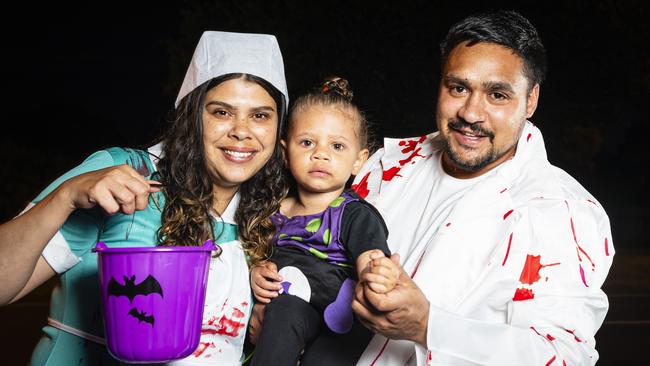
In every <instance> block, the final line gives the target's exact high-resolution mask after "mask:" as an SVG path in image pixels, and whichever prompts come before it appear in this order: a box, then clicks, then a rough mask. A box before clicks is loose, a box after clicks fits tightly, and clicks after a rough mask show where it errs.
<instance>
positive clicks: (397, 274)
mask: <svg viewBox="0 0 650 366" xmlns="http://www.w3.org/2000/svg"><path fill="white" fill-rule="evenodd" d="M356 268H357V274H358V278H359V281H358V283H357V286H356V288H355V296H354V299H353V300H352V310H353V311H354V312H355V313H356V314H357V315H358V319H359V320H360V321H361V322H362V323H363V325H364V326H366V327H367V328H368V329H370V330H372V331H373V332H375V333H379V334H382V335H384V336H386V337H387V338H390V339H406V340H411V341H413V342H416V343H419V344H421V345H422V346H424V347H425V348H426V331H427V324H428V318H429V302H428V300H427V299H426V297H425V296H424V294H423V293H422V291H421V290H420V289H419V287H418V286H417V285H416V284H415V283H414V282H413V280H412V279H411V277H410V276H409V275H408V274H407V273H406V272H405V271H404V269H403V268H402V267H401V266H400V265H399V254H393V255H392V256H391V257H390V258H388V257H386V256H385V255H384V254H383V253H382V252H381V251H379V250H369V251H367V252H364V253H362V254H361V255H360V256H359V258H358V259H357V262H356ZM280 281H282V277H281V276H280V275H279V274H278V272H277V267H276V266H275V264H274V263H272V262H268V261H265V262H261V263H258V264H257V265H256V266H254V267H253V268H252V269H251V287H252V289H253V293H254V295H255V298H256V299H257V301H258V303H257V304H256V305H255V306H254V308H253V315H252V317H251V322H250V325H249V333H250V334H249V335H250V340H251V342H253V343H255V341H256V339H257V336H258V335H259V332H260V331H261V327H262V322H263V317H264V305H263V304H266V303H268V302H269V301H271V299H272V298H274V297H276V296H277V294H278V290H280V288H281V286H280Z"/></svg>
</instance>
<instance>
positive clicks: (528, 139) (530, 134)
mask: <svg viewBox="0 0 650 366" xmlns="http://www.w3.org/2000/svg"><path fill="white" fill-rule="evenodd" d="M532 136H533V134H532V133H529V134H528V136H526V142H528V141H530V138H531V137H532Z"/></svg>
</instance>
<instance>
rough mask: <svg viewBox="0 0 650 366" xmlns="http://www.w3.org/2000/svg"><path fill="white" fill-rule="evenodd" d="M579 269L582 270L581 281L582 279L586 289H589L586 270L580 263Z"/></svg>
mask: <svg viewBox="0 0 650 366" xmlns="http://www.w3.org/2000/svg"><path fill="white" fill-rule="evenodd" d="M578 267H579V268H580V279H582V283H583V284H584V285H585V287H589V285H587V280H586V279H585V270H584V269H582V264H580V263H578Z"/></svg>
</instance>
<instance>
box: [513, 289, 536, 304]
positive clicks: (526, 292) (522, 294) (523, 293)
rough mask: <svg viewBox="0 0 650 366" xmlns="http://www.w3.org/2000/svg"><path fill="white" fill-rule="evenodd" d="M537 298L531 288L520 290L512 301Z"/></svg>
mask: <svg viewBox="0 0 650 366" xmlns="http://www.w3.org/2000/svg"><path fill="white" fill-rule="evenodd" d="M534 297H535V294H534V293H533V290H531V289H529V288H518V289H517V290H516V291H515V296H513V298H512V301H524V300H530V299H533V298H534Z"/></svg>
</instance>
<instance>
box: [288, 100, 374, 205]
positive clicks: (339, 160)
mask: <svg viewBox="0 0 650 366" xmlns="http://www.w3.org/2000/svg"><path fill="white" fill-rule="evenodd" d="M282 143H283V145H284V147H285V148H286V151H287V159H288V161H289V168H290V170H291V174H292V175H293V176H294V178H295V179H296V183H297V184H298V189H299V190H301V191H303V192H310V193H324V192H333V191H336V190H342V189H343V188H344V187H345V183H346V182H347V181H348V179H349V178H350V176H351V175H355V174H357V173H358V172H359V170H360V169H361V166H362V165H363V163H364V162H365V161H366V159H367V158H368V150H367V149H362V148H361V147H360V146H359V145H360V144H359V139H358V136H357V132H356V121H354V120H353V118H352V116H350V115H349V114H348V113H346V112H345V111H344V110H343V109H341V108H340V107H338V106H308V107H305V108H302V109H299V110H297V111H295V112H294V115H293V116H292V120H291V125H290V129H289V133H288V136H287V140H286V141H282Z"/></svg>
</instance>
